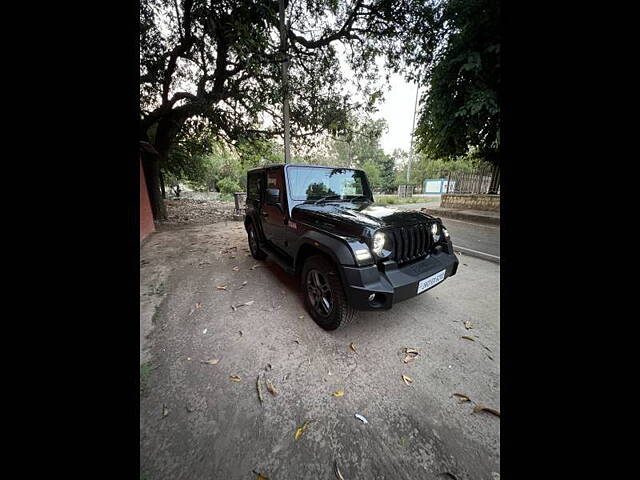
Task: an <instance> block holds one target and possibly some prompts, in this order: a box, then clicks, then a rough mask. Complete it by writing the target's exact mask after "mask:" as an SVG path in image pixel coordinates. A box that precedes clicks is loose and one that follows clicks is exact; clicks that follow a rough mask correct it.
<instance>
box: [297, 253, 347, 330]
mask: <svg viewBox="0 0 640 480" xmlns="http://www.w3.org/2000/svg"><path fill="white" fill-rule="evenodd" d="M301 284H302V294H303V295H304V304H305V306H306V308H307V310H308V311H309V313H310V314H311V318H313V319H314V320H315V322H316V323H317V324H318V325H319V326H320V327H322V328H324V329H325V330H335V329H336V328H338V327H339V326H341V325H346V324H347V323H349V322H350V321H351V320H353V318H354V316H355V313H356V310H355V309H354V308H353V307H352V306H351V305H349V304H348V303H347V297H346V295H345V294H344V288H343V287H342V281H341V280H340V274H339V273H338V271H337V269H336V267H335V265H334V264H333V262H330V261H329V260H328V259H327V258H325V257H323V256H320V255H316V256H313V257H309V258H308V259H307V260H306V261H305V263H304V266H303V267H302V275H301Z"/></svg>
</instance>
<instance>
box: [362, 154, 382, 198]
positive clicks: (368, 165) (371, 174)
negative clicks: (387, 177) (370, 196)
mask: <svg viewBox="0 0 640 480" xmlns="http://www.w3.org/2000/svg"><path fill="white" fill-rule="evenodd" d="M359 168H361V169H362V170H364V171H365V173H366V174H367V179H368V180H369V186H370V187H371V190H373V191H378V190H380V185H381V175H380V167H379V166H378V164H377V163H376V162H375V161H374V160H364V161H362V162H361V163H360V165H359Z"/></svg>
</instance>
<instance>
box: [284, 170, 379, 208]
mask: <svg viewBox="0 0 640 480" xmlns="http://www.w3.org/2000/svg"><path fill="white" fill-rule="evenodd" d="M287 176H288V178H289V192H290V193H291V197H292V198H293V199H294V200H319V199H321V198H323V197H327V196H331V197H335V198H341V199H348V198H353V197H361V196H363V195H364V196H366V197H369V196H370V195H369V188H368V186H367V181H366V179H365V175H364V172H361V171H359V170H351V169H349V168H326V167H289V168H288V169H287Z"/></svg>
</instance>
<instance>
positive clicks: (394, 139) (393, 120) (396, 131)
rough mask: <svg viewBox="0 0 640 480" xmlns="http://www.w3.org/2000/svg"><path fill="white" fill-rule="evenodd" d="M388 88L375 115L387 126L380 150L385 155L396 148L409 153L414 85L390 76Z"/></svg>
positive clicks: (399, 77)
mask: <svg viewBox="0 0 640 480" xmlns="http://www.w3.org/2000/svg"><path fill="white" fill-rule="evenodd" d="M388 88H389V90H387V91H385V95H384V97H385V98H384V102H381V104H380V105H379V107H378V108H379V112H378V114H377V115H376V117H377V118H384V119H386V120H387V124H388V126H389V130H388V131H387V132H386V133H385V134H383V136H382V142H381V143H382V148H383V150H384V152H385V153H386V154H391V153H392V152H393V150H394V149H396V148H401V149H402V150H404V151H405V152H409V148H410V146H411V129H412V127H413V110H414V105H415V101H416V84H415V83H407V82H406V81H405V80H404V79H403V78H402V77H401V76H400V75H392V76H391V78H390V79H389V87H388Z"/></svg>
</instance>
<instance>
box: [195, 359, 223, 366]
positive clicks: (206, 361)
mask: <svg viewBox="0 0 640 480" xmlns="http://www.w3.org/2000/svg"><path fill="white" fill-rule="evenodd" d="M219 361H220V359H219V358H212V359H211V360H203V361H202V362H200V363H206V364H207V365H217V364H218V362H219Z"/></svg>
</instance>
